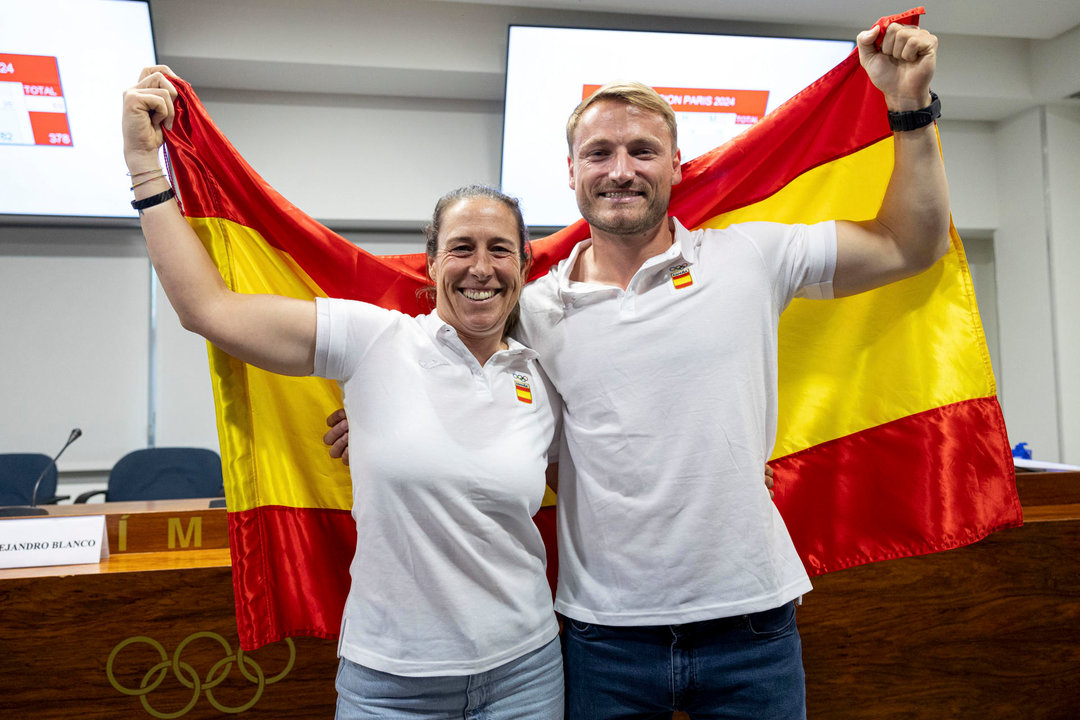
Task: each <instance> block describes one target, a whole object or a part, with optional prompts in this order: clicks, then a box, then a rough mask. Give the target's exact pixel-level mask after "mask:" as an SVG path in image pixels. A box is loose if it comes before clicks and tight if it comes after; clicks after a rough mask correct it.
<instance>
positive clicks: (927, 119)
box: [889, 90, 941, 132]
mask: <svg viewBox="0 0 1080 720" xmlns="http://www.w3.org/2000/svg"><path fill="white" fill-rule="evenodd" d="M939 117H941V100H940V98H938V96H937V93H935V92H934V91H933V90H931V91H930V104H929V105H927V106H926V107H924V108H922V109H920V110H905V111H903V112H893V111H892V110H890V111H889V129H890V130H892V131H893V132H906V131H908V130H918V129H919V128H921V127H926V126H927V125H929V124H930V123H932V122H934V121H935V120H937V119H938V118H939Z"/></svg>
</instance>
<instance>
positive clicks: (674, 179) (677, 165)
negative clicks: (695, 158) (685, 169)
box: [671, 148, 682, 185]
mask: <svg viewBox="0 0 1080 720" xmlns="http://www.w3.org/2000/svg"><path fill="white" fill-rule="evenodd" d="M671 162H672V163H673V164H674V168H673V170H674V172H673V173H672V175H671V184H672V185H678V184H679V183H681V182H682V150H680V149H679V148H675V155H674V156H673V157H672V158H671Z"/></svg>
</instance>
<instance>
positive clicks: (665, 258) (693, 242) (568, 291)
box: [555, 216, 700, 298]
mask: <svg viewBox="0 0 1080 720" xmlns="http://www.w3.org/2000/svg"><path fill="white" fill-rule="evenodd" d="M669 218H670V220H671V222H672V225H673V227H674V230H675V232H674V235H675V240H674V242H672V243H671V246H670V247H668V249H667V250H665V251H664V252H662V253H660V254H659V255H654V256H653V257H651V258H649V259H648V260H646V261H645V263H644V264H643V265H642V267H646V266H648V267H650V268H652V267H656V266H663V267H664V268H667V267H668V266H669V265H671V264H672V263H674V262H684V263H687V264H689V265H693V264H694V263H696V262H697V259H698V249H699V247H700V243H699V239H698V237H696V234H695V233H692V232H690V231H689V230H687V229H686V228H685V227H684V226H683V224H682V223H681V222H679V220H678V218H675V217H671V216H669ZM591 244H592V238H591V237H590V238H586V239H584V240H582V241H581V242H579V243H578V244H577V245H575V246H574V247H573V249H571V250H570V255H569V257H567V258H566V260H564V261H563V262H562V263H560V264H559V265H558V267H557V268H556V270H555V278H556V281H557V283H558V287H559V292H560V294H561V295H562V296H563V297H564V298H565V297H567V296H571V295H575V294H579V293H580V292H587V291H586V290H584V289H583V290H581V291H579V290H575V289H574V288H573V286H572V285H571V282H570V272H571V271H572V270H573V269H574V266H575V265H576V264H577V261H578V257H580V256H581V253H582V252H584V251H585V249H586V248H587V247H589V246H590V245H591ZM617 289H618V288H615V287H612V290H617Z"/></svg>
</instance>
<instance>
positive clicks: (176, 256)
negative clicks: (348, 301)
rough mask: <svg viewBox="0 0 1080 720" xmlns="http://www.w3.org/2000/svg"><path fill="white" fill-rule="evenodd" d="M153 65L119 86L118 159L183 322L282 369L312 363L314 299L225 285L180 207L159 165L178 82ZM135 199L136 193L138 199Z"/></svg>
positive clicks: (301, 371) (237, 352)
mask: <svg viewBox="0 0 1080 720" xmlns="http://www.w3.org/2000/svg"><path fill="white" fill-rule="evenodd" d="M168 75H173V76H174V77H175V75H174V73H173V72H172V71H171V70H170V69H169V68H168V67H166V66H164V65H159V66H155V67H150V68H146V69H144V70H143V71H142V75H141V76H140V78H139V82H138V84H136V85H135V86H134V87H132V88H129V89H128V90H126V91H125V92H124V117H123V132H124V159H125V160H126V161H127V165H128V170H129V172H130V174H131V184H132V185H133V186H134V187H133V191H134V193H135V200H136V204H137V205H139V204H141V205H144V207H142V208H140V209H139V216H140V219H141V222H142V230H143V234H144V235H145V236H146V248H147V251H148V252H149V254H150V261H151V262H152V263H153V264H154V269H155V270H157V274H158V277H159V278H160V280H161V286H162V288H164V290H165V294H166V295H167V296H168V298H169V302H171V303H172V306H173V308H175V310H176V312H177V314H178V315H179V316H180V322H181V324H182V325H183V326H184V327H185V328H186V329H188V330H190V331H192V332H195V333H198V334H199V335H202V336H203V337H205V338H206V339H207V340H209V341H210V342H212V343H213V344H214V345H216V346H217V347H219V348H221V349H222V350H224V351H225V352H227V353H229V354H230V355H232V356H233V357H236V358H238V359H240V360H243V361H244V362H247V363H251V364H252V365H256V366H258V367H261V368H263V369H265V370H270V371H272V372H277V373H282V374H284V375H308V374H310V373H311V372H312V370H313V369H314V363H315V303H313V302H310V301H306V300H297V299H294V298H286V297H281V296H277V295H248V294H241V293H235V292H233V291H232V290H230V289H229V288H228V287H226V285H225V282H224V281H223V280H222V279H221V275H220V274H219V273H218V270H217V267H216V266H215V265H214V263H213V261H212V260H211V259H210V256H209V255H208V254H207V253H206V250H205V248H204V247H203V245H202V242H201V241H200V240H199V237H198V235H196V234H195V231H194V230H192V228H191V226H190V225H188V223H187V220H185V219H184V217H183V215H181V213H180V208H179V207H178V206H177V204H176V201H175V200H173V199H171V198H170V197H169V195H168V193H169V191H170V190H171V188H170V186H169V182H168V180H167V179H166V178H165V175H164V172H163V171H162V170H161V169H160V167H159V165H158V150H159V148H160V147H161V143H162V141H163V130H167V129H169V128H171V127H172V122H173V117H174V104H173V101H174V99H175V98H176V88H175V87H174V86H173V84H172V83H171V82H169V79H168V77H167V76H168ZM139 201H142V202H141V203H140V202H139Z"/></svg>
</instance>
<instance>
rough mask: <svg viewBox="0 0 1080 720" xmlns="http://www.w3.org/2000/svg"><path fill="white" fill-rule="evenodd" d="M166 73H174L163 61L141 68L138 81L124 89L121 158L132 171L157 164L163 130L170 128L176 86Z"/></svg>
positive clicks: (134, 172) (150, 167)
mask: <svg viewBox="0 0 1080 720" xmlns="http://www.w3.org/2000/svg"><path fill="white" fill-rule="evenodd" d="M167 75H171V76H173V77H176V76H175V75H174V74H173V71H172V70H170V69H169V67H168V66H166V65H155V66H153V67H148V68H143V71H142V73H141V74H140V75H139V82H138V83H136V84H135V86H134V87H131V88H128V89H127V90H125V91H124V117H123V124H122V128H123V133H124V160H126V161H127V165H128V170H129V171H130V172H131V173H132V174H137V173H141V172H145V171H147V170H152V169H153V168H155V167H157V165H158V150H159V149H160V148H161V144H162V143H163V142H164V140H165V134H164V131H165V130H170V129H171V128H172V124H173V119H174V117H175V114H176V113H175V106H174V104H173V103H174V100H175V98H176V88H175V87H174V86H173V84H172V82H170V81H169V78H168V77H166V76H167Z"/></svg>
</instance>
